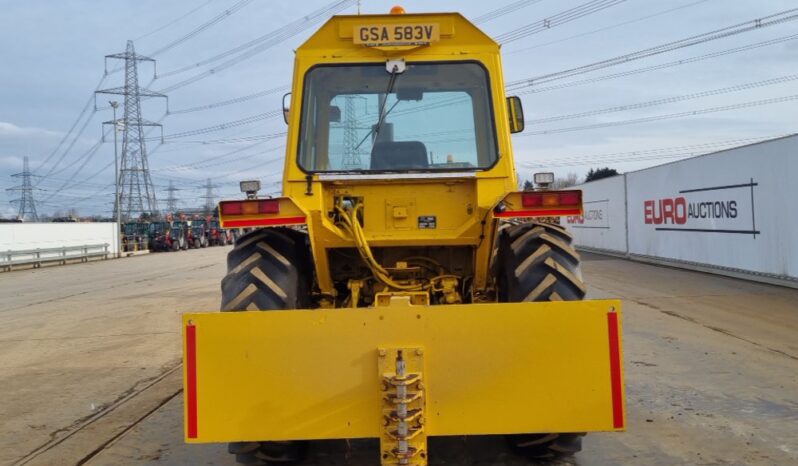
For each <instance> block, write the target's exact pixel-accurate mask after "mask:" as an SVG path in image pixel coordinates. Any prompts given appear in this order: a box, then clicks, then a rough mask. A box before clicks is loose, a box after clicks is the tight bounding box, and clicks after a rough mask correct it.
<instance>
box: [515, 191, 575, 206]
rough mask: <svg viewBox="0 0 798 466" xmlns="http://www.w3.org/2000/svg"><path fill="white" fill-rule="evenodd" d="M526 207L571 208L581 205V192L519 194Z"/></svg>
mask: <svg viewBox="0 0 798 466" xmlns="http://www.w3.org/2000/svg"><path fill="white" fill-rule="evenodd" d="M521 204H522V205H523V206H524V207H526V208H530V207H566V206H567V207H572V206H580V205H581V204H582V191H537V192H525V193H521Z"/></svg>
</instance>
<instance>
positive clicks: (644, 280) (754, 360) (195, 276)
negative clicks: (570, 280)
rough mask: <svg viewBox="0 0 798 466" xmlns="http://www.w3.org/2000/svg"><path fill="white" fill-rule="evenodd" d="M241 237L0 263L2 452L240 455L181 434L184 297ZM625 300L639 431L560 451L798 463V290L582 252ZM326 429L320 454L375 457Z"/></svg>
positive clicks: (368, 445)
mask: <svg viewBox="0 0 798 466" xmlns="http://www.w3.org/2000/svg"><path fill="white" fill-rule="evenodd" d="M228 249H229V248H227V247H216V248H208V249H201V250H192V251H188V252H179V253H164V254H150V255H145V256H139V257H132V258H126V259H121V260H108V261H98V262H90V263H86V264H76V265H67V266H59V267H47V268H42V269H36V270H24V271H15V272H9V273H1V274H0V464H29V465H51V464H52V465H56V464H57V465H71V464H76V465H77V464H80V465H83V464H86V465H92V466H96V465H120V464H124V465H156V464H157V465H182V464H192V465H195V464H196V465H205V464H207V465H233V464H234V461H233V458H232V456H231V455H229V454H228V453H227V452H226V446H224V445H186V444H184V443H183V439H182V431H183V429H182V390H181V376H182V374H181V369H180V346H181V338H180V320H179V316H180V313H181V312H183V311H189V310H191V311H201V310H215V309H218V305H219V299H220V298H219V280H220V279H221V277H222V276H223V274H224V269H225V265H224V264H225V254H226V252H227V250H228ZM583 257H584V259H585V261H584V265H583V274H584V277H585V279H586V281H587V283H588V286H589V290H590V291H589V295H588V297H589V298H620V299H622V300H623V302H624V304H623V306H624V357H625V360H624V368H625V371H626V372H625V381H626V395H627V415H628V431H627V432H625V433H600V434H590V435H588V436H587V437H586V438H585V441H584V449H583V452H582V453H580V454H578V455H576V456H575V457H574V458H571V459H568V460H561V461H559V462H555V463H548V464H568V465H582V466H593V465H617V464H631V465H674V464H691V465H692V464H695V465H748V464H755V465H787V464H798V290H793V289H787V288H780V287H776V286H770V285H762V284H756V283H752V282H746V281H742V280H737V279H732V278H725V277H719V276H713V275H709V274H703V273H698V272H688V271H682V270H677V269H672V268H666V267H658V266H653V265H646V264H640V263H635V262H629V261H625V260H621V259H616V258H611V257H605V256H598V255H592V254H583ZM430 456H431V463H430V464H433V465H435V464H440V465H442V464H446V465H462V466H466V465H480V466H515V465H521V464H529V463H526V462H524V461H521V460H519V459H517V458H515V457H513V456H511V455H510V454H509V452H507V451H506V448H504V443H503V441H502V440H501V438H490V437H489V438H447V439H439V440H435V441H431V443H430ZM377 462H378V457H377V450H376V443H375V442H372V441H358V442H351V443H349V444H347V443H346V442H343V441H337V442H317V443H314V444H313V445H312V446H311V450H310V458H309V460H308V461H307V462H306V463H305V464H306V465H307V466H321V465H351V466H372V465H376V464H378V463H377Z"/></svg>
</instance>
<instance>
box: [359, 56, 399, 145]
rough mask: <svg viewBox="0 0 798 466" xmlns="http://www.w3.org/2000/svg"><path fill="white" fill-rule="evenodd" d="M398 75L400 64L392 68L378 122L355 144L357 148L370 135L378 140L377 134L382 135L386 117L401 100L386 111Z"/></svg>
mask: <svg viewBox="0 0 798 466" xmlns="http://www.w3.org/2000/svg"><path fill="white" fill-rule="evenodd" d="M397 77H399V66H398V65H394V66H393V68H392V69H391V77H390V78H388V89H386V90H385V100H383V101H382V106H380V114H379V118H377V124H376V125H374V127H372V128H371V130H370V131H369V132H368V134H366V136H365V137H364V138H363V139H361V140H360V142H359V143H358V144H357V146H355V150H357V149H360V146H362V145H363V143H364V142H366V139H368V138H369V136H371V135H372V134H373V135H374V139H375V140H376V138H377V136H379V135H380V130H381V129H382V124H383V123H385V118H386V117H387V116H388V114H389V113H391V110H393V109H394V108H395V107H396V106H397V105H398V104H399V100H398V99H397V100H396V102H394V104H393V105H392V106H391V108H389V109H388V111H387V112H386V111H385V106H386V105H387V104H388V96H389V95H391V92H392V91H393V87H394V85H396V78H397ZM371 149H372V151H373V150H374V146H372V147H371Z"/></svg>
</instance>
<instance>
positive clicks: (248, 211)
mask: <svg viewBox="0 0 798 466" xmlns="http://www.w3.org/2000/svg"><path fill="white" fill-rule="evenodd" d="M221 211H222V215H256V214H279V213H280V201H279V200H278V199H261V200H253V201H225V202H222V204H221Z"/></svg>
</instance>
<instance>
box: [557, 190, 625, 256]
mask: <svg viewBox="0 0 798 466" xmlns="http://www.w3.org/2000/svg"><path fill="white" fill-rule="evenodd" d="M580 188H581V189H582V202H583V204H584V208H585V212H584V215H582V216H579V217H566V218H565V219H564V220H563V221H564V223H565V226H566V227H567V228H568V229H569V230H571V231H572V232H573V234H574V241H575V242H576V245H577V246H587V247H590V248H593V249H602V250H605V251H611V252H619V253H624V254H625V253H626V250H627V247H626V205H625V204H626V196H625V193H624V190H625V187H624V177H623V176H614V177H612V178H604V179H602V180H598V181H594V182H592V183H587V184H584V185H582V186H580Z"/></svg>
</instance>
